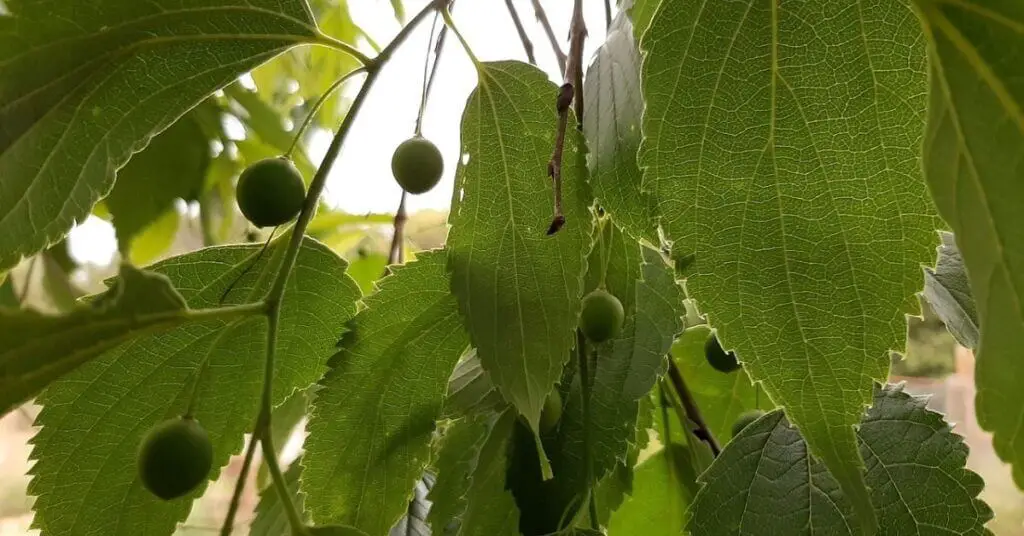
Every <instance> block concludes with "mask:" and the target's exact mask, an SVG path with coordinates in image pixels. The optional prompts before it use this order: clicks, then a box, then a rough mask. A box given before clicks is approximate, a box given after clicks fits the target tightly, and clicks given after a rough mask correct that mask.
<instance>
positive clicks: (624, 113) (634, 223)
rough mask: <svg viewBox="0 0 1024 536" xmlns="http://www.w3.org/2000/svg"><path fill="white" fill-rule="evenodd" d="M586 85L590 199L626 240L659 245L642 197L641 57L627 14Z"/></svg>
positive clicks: (652, 211) (649, 205)
mask: <svg viewBox="0 0 1024 536" xmlns="http://www.w3.org/2000/svg"><path fill="white" fill-rule="evenodd" d="M584 80H585V81H584V84H583V101H584V102H586V103H587V109H586V110H587V113H586V115H584V117H583V133H584V134H585V135H586V138H587V145H588V148H589V149H590V155H589V160H590V171H591V175H590V184H591V186H592V187H593V188H594V197H596V198H597V201H598V202H599V203H600V204H601V206H602V207H603V208H604V209H605V210H606V211H608V212H609V213H611V214H612V216H614V217H615V221H616V222H617V223H618V224H619V225H621V226H622V227H623V228H624V229H625V230H626V231H627V232H629V233H630V235H632V236H634V237H637V238H644V239H646V240H647V241H648V242H650V243H651V244H653V245H658V244H659V243H660V240H659V238H658V222H657V217H656V214H657V207H656V206H655V205H654V199H653V198H652V197H651V195H650V194H649V193H647V192H641V191H640V181H641V178H642V175H641V173H640V168H639V166H637V161H636V152H637V149H638V148H639V147H640V137H641V133H640V118H641V114H643V109H644V100H643V94H642V93H641V92H640V51H639V50H638V49H637V46H636V40H635V39H634V37H633V25H632V23H630V21H629V17H628V16H626V14H625V13H620V14H619V16H618V17H616V18H615V21H614V22H613V23H612V25H611V27H609V28H608V37H607V38H606V40H605V42H604V44H603V45H601V48H599V49H597V53H596V54H595V56H594V62H593V63H592V64H591V65H590V68H588V69H587V76H586V78H585V79H584Z"/></svg>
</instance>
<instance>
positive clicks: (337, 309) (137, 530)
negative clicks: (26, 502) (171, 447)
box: [29, 239, 359, 536]
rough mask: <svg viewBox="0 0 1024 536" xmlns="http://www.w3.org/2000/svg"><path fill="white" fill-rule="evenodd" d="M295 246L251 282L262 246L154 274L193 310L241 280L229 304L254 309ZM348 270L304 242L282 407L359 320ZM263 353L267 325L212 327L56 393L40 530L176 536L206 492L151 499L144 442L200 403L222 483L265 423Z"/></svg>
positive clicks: (46, 434) (40, 438) (195, 328)
mask: <svg viewBox="0 0 1024 536" xmlns="http://www.w3.org/2000/svg"><path fill="white" fill-rule="evenodd" d="M286 245H287V241H286V240H278V241H277V242H275V243H274V244H273V245H272V246H271V247H270V249H269V250H268V251H267V252H266V253H265V254H264V255H263V256H262V257H261V258H260V260H259V261H258V262H256V263H255V264H254V265H253V266H252V268H251V269H250V270H249V271H248V272H247V273H246V274H245V275H244V276H242V277H239V276H240V275H241V274H242V273H243V271H244V270H245V269H246V268H247V267H249V266H250V264H252V262H253V259H254V258H255V257H256V256H257V255H258V252H259V249H260V247H261V246H260V245H246V246H225V247H215V248H207V249H203V250H200V251H197V252H194V253H189V254H187V255H182V256H180V257H174V258H171V259H168V260H166V261H163V262H161V263H159V264H156V265H154V266H152V267H151V269H152V270H153V271H155V272H157V273H160V274H163V275H164V276H166V277H167V279H169V280H170V281H171V282H172V283H174V285H175V287H176V288H178V289H179V290H180V292H181V295H182V296H183V297H184V299H185V301H186V302H187V303H188V304H189V306H191V307H193V308H194V309H202V308H208V307H216V306H217V303H218V301H219V300H220V299H221V296H222V295H223V294H224V291H225V290H226V289H227V288H228V286H229V285H230V284H231V283H232V282H233V281H234V280H235V279H236V278H237V279H238V282H237V283H236V284H235V286H234V288H233V290H232V291H231V293H230V294H229V295H228V297H227V302H228V303H239V302H248V301H253V300H257V299H259V298H261V297H262V296H264V295H265V294H266V292H267V291H268V290H269V288H270V286H271V284H272V282H273V278H274V275H275V273H276V272H277V267H278V265H279V264H280V261H281V258H282V256H283V252H284V250H285V247H286ZM344 270H345V262H344V261H343V260H342V259H341V258H339V257H337V256H336V255H335V254H333V253H332V252H331V251H330V250H328V249H327V248H325V247H324V246H323V245H321V244H318V243H316V242H314V241H312V240H308V239H307V240H306V241H305V242H304V243H303V246H302V248H301V249H300V250H299V255H298V258H297V260H296V265H295V269H294V272H293V273H292V276H291V277H290V278H289V280H288V286H287V287H286V290H285V294H284V299H283V302H282V304H283V305H282V309H281V331H280V333H279V338H278V347H277V364H278V367H277V371H276V374H275V383H274V386H273V396H272V402H273V403H274V404H275V405H276V404H278V403H280V402H282V401H283V400H284V399H285V398H287V397H288V396H290V395H291V394H292V393H293V392H295V390H296V389H302V388H305V387H306V386H308V385H310V384H312V383H313V382H315V381H316V380H317V379H318V378H319V377H320V376H321V375H322V374H323V372H324V371H325V369H326V364H327V360H328V358H329V356H330V355H331V353H332V352H334V345H335V342H336V341H337V338H338V331H339V328H340V327H341V326H343V325H344V323H345V322H346V321H347V320H348V319H350V318H351V317H352V316H354V315H355V311H356V308H355V301H356V300H357V299H358V297H359V289H358V288H356V285H355V283H353V282H352V281H351V280H350V279H348V277H346V276H345V274H344ZM147 300H148V301H149V302H153V301H154V297H153V295H152V294H148V295H147ZM265 346H266V321H265V319H264V318H263V317H262V316H261V317H256V318H236V319H222V318H216V317H214V318H211V319H209V320H205V321H202V322H190V323H188V324H185V325H183V326H180V327H178V328H177V329H174V330H171V331H169V332H166V333H162V334H158V335H150V336H147V337H140V338H137V339H135V340H133V341H131V342H129V343H126V344H122V345H120V346H119V347H117V348H114V349H112V350H109V351H107V352H106V353H104V354H103V355H102V356H100V357H99V358H97V359H94V360H93V361H91V362H89V363H88V364H86V365H84V366H82V367H80V368H78V369H77V370H76V371H74V372H72V373H71V374H69V375H67V376H66V377H65V378H63V379H61V380H60V381H57V382H56V383H54V384H52V385H51V386H50V387H49V388H48V389H47V390H46V391H45V392H44V393H43V394H42V395H41V396H40V397H39V399H38V400H39V401H40V403H42V404H43V410H42V412H41V413H40V414H39V417H38V418H37V421H36V424H37V425H39V426H41V427H42V428H41V429H40V431H39V433H38V434H37V435H36V437H35V439H34V440H33V442H34V445H35V446H34V448H33V450H32V459H34V460H36V463H35V465H34V466H33V467H32V469H31V473H32V474H33V475H34V479H33V480H32V482H31V484H30V487H29V491H30V493H31V494H32V495H34V496H36V497H37V499H36V502H35V511H36V515H35V521H34V524H35V526H36V527H37V528H39V529H41V530H42V531H43V533H44V534H75V535H76V536H77V535H81V536H93V535H97V536H98V535H103V536H122V535H123V536H137V535H139V534H169V533H170V532H171V530H172V529H173V527H174V526H175V524H176V523H177V522H178V521H181V520H182V519H184V518H185V515H186V514H187V513H188V511H189V509H190V508H191V502H192V499H194V498H195V497H196V496H198V495H199V494H200V493H202V490H201V489H200V490H197V491H196V492H194V493H192V494H190V495H189V496H187V497H184V498H182V499H178V500H174V501H170V502H164V501H161V500H159V499H157V498H156V497H154V496H153V495H151V494H149V493H148V492H146V491H145V490H144V489H143V488H142V486H141V483H140V481H139V479H138V477H137V469H136V467H135V454H136V449H137V448H138V443H139V441H140V439H141V438H142V436H143V435H144V434H145V433H146V431H147V430H148V429H149V428H150V427H151V426H153V425H155V424H156V423H159V422H162V421H163V420H165V419H169V418H173V417H175V416H177V415H181V414H182V413H183V412H184V411H185V410H186V408H187V407H188V405H189V399H190V398H191V396H192V394H193V393H194V394H195V405H194V410H195V411H194V415H195V417H196V419H197V420H198V421H199V422H200V423H202V425H203V427H204V428H206V430H207V432H208V433H209V435H210V439H211V440H212V442H213V448H214V467H215V468H216V469H215V470H214V471H212V472H211V474H210V478H211V479H214V478H216V477H217V474H218V473H219V468H220V467H221V466H223V465H224V464H225V463H227V461H228V457H229V456H230V455H232V454H234V453H237V452H238V451H239V450H240V448H241V446H242V437H243V434H244V433H245V432H247V431H249V430H250V429H251V427H252V424H253V422H255V420H256V414H257V409H258V403H259V397H260V392H261V385H262V381H263V364H264V361H265V358H266V348H265Z"/></svg>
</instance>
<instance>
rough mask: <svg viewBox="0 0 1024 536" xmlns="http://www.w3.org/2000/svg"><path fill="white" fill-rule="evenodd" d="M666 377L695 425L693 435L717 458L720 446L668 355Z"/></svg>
mask: <svg viewBox="0 0 1024 536" xmlns="http://www.w3.org/2000/svg"><path fill="white" fill-rule="evenodd" d="M668 377H669V380H671V382H672V388H673V390H675V392H676V395H677V396H679V401H680V402H681V403H682V404H683V409H684V410H685V411H686V417H687V418H688V419H690V421H692V422H693V424H694V426H696V430H694V431H693V435H694V436H696V437H697V439H700V440H701V441H703V442H705V443H707V444H708V447H709V448H710V449H711V454H714V456H715V457H716V458H717V457H718V455H719V454H720V453H721V452H722V447H720V446H719V445H718V441H716V440H715V436H714V434H712V433H711V429H710V428H708V425H707V423H706V422H704V417H703V416H701V413H700V408H698V407H697V402H696V401H695V400H694V399H693V394H692V393H690V390H689V389H688V388H687V387H686V380H684V379H683V373H682V372H680V371H679V367H677V366H676V363H675V361H673V360H672V357H671V356H669V359H668Z"/></svg>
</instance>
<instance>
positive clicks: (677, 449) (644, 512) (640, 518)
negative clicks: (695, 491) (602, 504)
mask: <svg viewBox="0 0 1024 536" xmlns="http://www.w3.org/2000/svg"><path fill="white" fill-rule="evenodd" d="M688 456H689V454H687V452H686V449H685V448H684V447H682V446H680V445H670V446H669V447H667V448H664V449H662V450H659V451H658V452H656V453H654V454H653V455H652V456H651V457H650V458H648V459H647V460H645V461H644V462H643V463H641V464H640V465H638V466H636V468H634V469H633V492H632V493H631V494H630V496H629V497H627V498H626V500H625V501H624V502H623V503H622V506H620V507H619V508H618V510H616V511H615V513H613V514H612V517H611V520H610V522H609V524H608V533H609V534H612V535H615V534H643V535H644V536H676V535H678V534H681V533H682V528H683V526H685V524H686V520H687V519H688V515H687V513H688V509H689V507H690V503H691V501H692V500H693V495H692V494H691V491H690V486H689V485H688V483H687V482H683V481H682V479H683V478H688V479H689V480H691V481H693V480H695V478H696V475H688V476H685V477H684V476H682V474H681V472H680V471H679V469H678V465H679V464H685V463H686V461H685V460H686V458H687V457H688Z"/></svg>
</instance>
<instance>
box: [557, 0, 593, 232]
mask: <svg viewBox="0 0 1024 536" xmlns="http://www.w3.org/2000/svg"><path fill="white" fill-rule="evenodd" d="M586 37H587V26H586V23H585V22H584V20H583V0H576V2H575V5H574V6H573V10H572V22H571V23H570V26H569V59H568V62H566V64H565V73H564V79H563V80H564V83H563V84H562V87H560V88H559V89H558V97H557V98H556V100H555V109H556V110H557V111H558V130H557V131H556V133H555V148H554V150H553V151H552V152H551V160H550V161H548V176H549V177H551V186H552V189H553V190H554V214H553V215H552V217H551V224H550V225H549V226H548V236H550V235H553V234H555V233H557V232H558V230H559V229H561V228H562V226H563V225H565V214H564V213H563V212H562V152H563V150H564V148H565V129H566V124H567V123H568V122H569V107H570V106H571V105H572V102H573V100H575V101H576V122H577V128H583V127H582V125H583V41H584V40H585V39H586Z"/></svg>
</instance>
